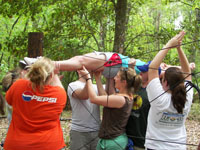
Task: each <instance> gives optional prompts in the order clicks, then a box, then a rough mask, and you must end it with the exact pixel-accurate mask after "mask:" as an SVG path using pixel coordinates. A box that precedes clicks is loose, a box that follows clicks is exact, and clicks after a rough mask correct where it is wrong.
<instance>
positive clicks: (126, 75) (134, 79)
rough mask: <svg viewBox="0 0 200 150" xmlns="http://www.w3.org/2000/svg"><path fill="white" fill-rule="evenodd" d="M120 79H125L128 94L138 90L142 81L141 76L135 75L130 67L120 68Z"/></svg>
mask: <svg viewBox="0 0 200 150" xmlns="http://www.w3.org/2000/svg"><path fill="white" fill-rule="evenodd" d="M120 75H121V80H126V82H127V89H128V93H129V94H133V93H135V92H137V91H138V90H139V88H140V87H141V83H142V78H141V76H140V75H137V74H136V72H135V70H134V69H132V68H122V67H121V68H120Z"/></svg>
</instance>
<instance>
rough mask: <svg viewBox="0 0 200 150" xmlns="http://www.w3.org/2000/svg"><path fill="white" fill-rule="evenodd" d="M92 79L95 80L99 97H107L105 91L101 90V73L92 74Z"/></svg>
mask: <svg viewBox="0 0 200 150" xmlns="http://www.w3.org/2000/svg"><path fill="white" fill-rule="evenodd" d="M94 77H95V80H96V84H97V89H98V93H99V95H100V96H101V95H107V93H106V91H105V90H104V88H103V85H102V82H101V72H94Z"/></svg>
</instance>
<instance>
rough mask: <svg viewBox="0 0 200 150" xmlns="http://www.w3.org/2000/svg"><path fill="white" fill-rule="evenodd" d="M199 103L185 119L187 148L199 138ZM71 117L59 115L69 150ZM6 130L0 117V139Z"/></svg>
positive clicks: (191, 149) (193, 148) (194, 148)
mask: <svg viewBox="0 0 200 150" xmlns="http://www.w3.org/2000/svg"><path fill="white" fill-rule="evenodd" d="M199 108H200V105H199V104H195V105H192V109H191V112H190V114H189V116H188V119H187V121H186V130H187V136H188V139H187V143H188V144H190V145H188V146H187V150H196V149H197V146H196V145H198V143H199V140H200V128H199V127H200V109H199ZM69 118H71V112H70V111H64V113H63V115H62V117H61V120H62V121H61V125H62V129H63V133H64V137H65V142H66V145H67V147H66V148H65V149H66V150H69V148H68V145H69V130H70V119H69ZM6 131H7V120H6V119H5V118H4V119H0V141H1V140H2V139H4V138H5V136H6Z"/></svg>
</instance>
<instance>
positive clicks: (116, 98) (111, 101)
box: [83, 67, 125, 108]
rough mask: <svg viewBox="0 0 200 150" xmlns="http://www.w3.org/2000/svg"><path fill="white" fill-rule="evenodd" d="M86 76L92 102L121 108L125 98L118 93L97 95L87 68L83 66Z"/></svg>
mask: <svg viewBox="0 0 200 150" xmlns="http://www.w3.org/2000/svg"><path fill="white" fill-rule="evenodd" d="M83 70H85V72H83V73H84V74H85V76H86V78H87V79H86V80H87V81H86V84H87V88H88V95H89V99H90V101H91V102H92V103H94V104H97V105H102V106H106V107H110V108H121V107H122V106H123V105H124V104H125V98H124V97H123V96H120V95H110V96H98V95H97V94H96V92H95V90H94V88H93V86H92V81H91V76H90V74H89V73H88V71H87V69H86V68H85V67H83Z"/></svg>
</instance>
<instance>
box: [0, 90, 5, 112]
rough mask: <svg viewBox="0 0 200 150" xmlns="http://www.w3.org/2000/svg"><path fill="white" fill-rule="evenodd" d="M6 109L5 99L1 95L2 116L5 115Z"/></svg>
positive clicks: (0, 107) (0, 110)
mask: <svg viewBox="0 0 200 150" xmlns="http://www.w3.org/2000/svg"><path fill="white" fill-rule="evenodd" d="M4 107H5V99H4V97H3V95H2V94H1V93H0V114H2V115H5V111H4Z"/></svg>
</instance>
